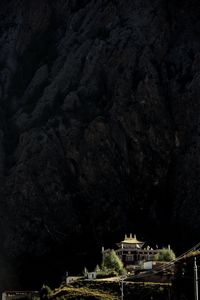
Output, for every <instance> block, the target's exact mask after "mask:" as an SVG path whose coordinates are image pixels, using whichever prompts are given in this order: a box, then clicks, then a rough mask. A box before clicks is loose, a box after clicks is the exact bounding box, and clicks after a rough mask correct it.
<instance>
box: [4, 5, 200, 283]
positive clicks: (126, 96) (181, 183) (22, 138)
mask: <svg viewBox="0 0 200 300" xmlns="http://www.w3.org/2000/svg"><path fill="white" fill-rule="evenodd" d="M199 13H200V4H199V3H198V1H165V0H153V1H152V0H151V1H150V0H140V1H139V0H135V1H132V0H130V1H129V0H126V1H123V0H112V1H111V0H110V1H109V0H107V1H106V0H96V1H95V0H94V1H87V0H85V1H79V0H72V1H67V0H58V1H48V0H44V1H39V0H38V1H32V0H28V1H22V0H16V1H12V0H11V1H1V2H0V66H1V72H0V116H1V117H0V183H1V185H0V186H1V192H0V212H1V222H0V228H1V230H0V232H1V235H0V240H1V255H0V257H2V261H3V262H4V263H3V264H4V265H5V267H4V268H3V267H2V270H4V271H2V274H0V277H2V278H1V279H2V280H1V282H5V283H2V286H3V288H4V287H9V286H12V287H13V286H14V285H15V286H20V285H21V286H30V287H31V284H32V278H36V277H37V280H36V279H35V280H36V281H35V285H37V284H41V282H43V281H44V278H47V279H48V278H49V280H50V279H51V280H52V281H54V280H55V279H56V278H59V279H60V277H59V276H61V274H64V271H65V270H66V268H69V269H71V270H76V269H80V268H82V267H83V266H84V264H86V263H88V264H91V265H94V264H95V262H96V259H97V258H98V254H95V253H98V251H100V247H101V245H102V244H104V245H106V246H113V245H114V243H115V242H117V241H118V240H119V238H121V237H122V236H123V234H124V233H125V232H130V231H133V232H136V233H138V234H139V235H140V236H141V238H143V239H144V240H150V239H152V240H153V241H160V242H162V243H168V242H171V243H172V244H173V245H174V247H175V248H176V249H178V250H180V251H182V250H185V249H184V247H185V248H187V246H188V245H189V246H190V243H191V244H192V243H195V242H196V241H197V236H198V235H197V233H198V232H199V229H200V225H199V224H200V222H199V221H200V213H199V212H200V203H199V197H200V184H199V181H200V179H199V178H200V177H199V173H200V168H199V165H200V158H199V157H200V155H199V154H200V119H199V118H200V114H199V110H200V97H199V95H200V23H199ZM185 240H187V243H188V244H187V245H186V244H185ZM99 253H100V252H99ZM0 261H1V259H0ZM0 269H1V267H0ZM30 270H31V271H30ZM27 273H29V274H30V277H29V276H28V278H27Z"/></svg>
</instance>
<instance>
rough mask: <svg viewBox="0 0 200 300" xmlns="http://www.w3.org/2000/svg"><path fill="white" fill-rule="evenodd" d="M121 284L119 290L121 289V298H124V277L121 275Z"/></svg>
mask: <svg viewBox="0 0 200 300" xmlns="http://www.w3.org/2000/svg"><path fill="white" fill-rule="evenodd" d="M120 283H121V286H120V290H121V300H124V277H123V276H122V277H121V282H120Z"/></svg>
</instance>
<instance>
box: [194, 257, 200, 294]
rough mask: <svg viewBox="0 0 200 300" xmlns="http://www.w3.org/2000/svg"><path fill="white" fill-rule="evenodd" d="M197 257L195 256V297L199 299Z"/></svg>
mask: <svg viewBox="0 0 200 300" xmlns="http://www.w3.org/2000/svg"><path fill="white" fill-rule="evenodd" d="M198 290H199V287H198V269H197V259H196V257H194V299H195V300H199V291H198Z"/></svg>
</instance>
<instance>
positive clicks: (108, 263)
mask: <svg viewBox="0 0 200 300" xmlns="http://www.w3.org/2000/svg"><path fill="white" fill-rule="evenodd" d="M102 270H111V271H116V272H117V273H118V274H122V273H123V272H124V266H123V262H122V261H121V259H120V258H119V257H118V256H117V254H116V253H115V251H114V250H110V251H109V252H106V253H104V257H103V262H102Z"/></svg>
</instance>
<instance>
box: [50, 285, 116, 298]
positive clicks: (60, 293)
mask: <svg viewBox="0 0 200 300" xmlns="http://www.w3.org/2000/svg"><path fill="white" fill-rule="evenodd" d="M50 298H51V299H63V300H65V299H66V300H67V299H74V300H75V299H77V300H78V299H94V300H95V299H96V300H117V299H118V298H117V297H116V296H115V295H113V294H110V293H107V292H104V291H100V290H96V289H89V288H86V287H79V288H75V287H72V286H67V287H63V288H61V289H56V290H55V291H54V292H53V293H52V294H51V297H50Z"/></svg>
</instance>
